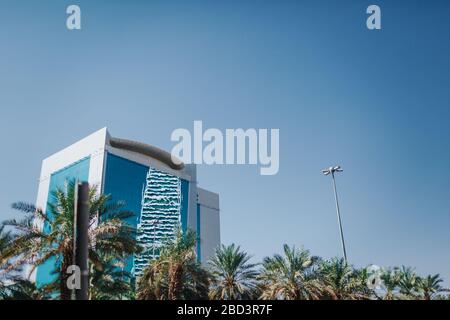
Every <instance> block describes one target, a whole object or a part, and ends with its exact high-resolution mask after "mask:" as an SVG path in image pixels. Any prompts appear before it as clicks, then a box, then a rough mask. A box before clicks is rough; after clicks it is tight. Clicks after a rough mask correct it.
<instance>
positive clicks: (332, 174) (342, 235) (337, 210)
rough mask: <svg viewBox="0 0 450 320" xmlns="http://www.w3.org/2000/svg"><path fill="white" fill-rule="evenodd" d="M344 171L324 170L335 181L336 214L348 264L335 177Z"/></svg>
mask: <svg viewBox="0 0 450 320" xmlns="http://www.w3.org/2000/svg"><path fill="white" fill-rule="evenodd" d="M342 171H344V170H342V169H341V167H340V166H336V167H330V168H328V169H325V170H322V172H323V174H324V175H326V176H327V175H329V174H331V177H332V180H333V191H334V200H335V202H336V212H337V218H338V224H339V234H340V236H341V245H342V253H343V255H344V260H345V262H346V263H348V260H347V251H346V250H345V241H344V231H343V229H342V221H341V211H340V209H339V200H338V195H337V189H336V179H335V177H334V174H335V172H342Z"/></svg>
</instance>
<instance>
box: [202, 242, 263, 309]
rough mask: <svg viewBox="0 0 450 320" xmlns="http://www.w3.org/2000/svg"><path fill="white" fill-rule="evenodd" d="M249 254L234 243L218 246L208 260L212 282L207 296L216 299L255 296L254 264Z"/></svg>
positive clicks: (255, 271) (236, 298)
mask: <svg viewBox="0 0 450 320" xmlns="http://www.w3.org/2000/svg"><path fill="white" fill-rule="evenodd" d="M250 258H251V256H249V255H248V254H247V253H246V252H244V251H242V250H241V248H240V247H239V246H235V245H234V244H232V245H229V246H225V245H222V246H221V247H219V248H218V249H217V250H216V252H215V255H214V256H213V257H212V258H211V260H210V261H209V267H210V272H211V274H212V282H211V287H210V291H209V297H210V298H211V299H217V300H242V299H251V298H253V297H255V294H256V291H257V281H256V277H257V275H258V272H257V270H256V269H255V267H256V264H252V263H249V260H250Z"/></svg>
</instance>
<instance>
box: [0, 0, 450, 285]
mask: <svg viewBox="0 0 450 320" xmlns="http://www.w3.org/2000/svg"><path fill="white" fill-rule="evenodd" d="M74 3H76V4H79V5H80V6H81V9H82V28H83V29H82V30H81V31H72V32H71V31H68V30H67V29H66V27H65V19H66V13H65V9H66V7H67V6H68V5H69V4H74ZM373 3H376V4H378V5H380V7H381V10H382V30H381V31H369V30H367V28H366V26H365V20H366V16H367V15H366V14H365V9H366V8H367V6H368V5H370V4H373ZM449 21H450V3H449V2H448V1H433V2H432V3H431V2H427V1H363V0H360V1H317V0H314V1H92V0H89V1H61V0H53V1H39V2H37V1H31V0H29V1H18V0H2V1H1V2H0V110H1V113H0V134H1V137H2V138H1V141H2V147H1V148H2V156H1V157H0V177H1V180H2V183H1V184H0V219H5V218H9V217H12V216H14V212H13V211H12V210H11V209H10V203H12V202H13V201H17V200H25V201H30V202H34V201H35V198H36V192H37V179H38V177H39V170H40V165H41V160H42V159H43V158H45V157H47V156H48V155H50V154H52V153H54V152H56V151H58V150H59V149H61V148H63V147H65V146H67V145H69V144H71V143H73V142H75V141H76V140H78V139H80V138H82V137H84V136H86V135H88V134H90V133H91V132H93V131H96V130H97V129H99V128H101V127H104V126H107V127H109V129H110V131H111V133H112V134H113V135H114V136H118V137H123V138H130V139H136V140H140V141H144V142H148V143H151V144H154V145H158V146H160V147H163V148H166V149H170V148H171V147H172V146H173V143H171V142H170V134H171V132H172V131H173V130H174V129H176V128H188V129H191V128H192V125H193V121H194V120H203V123H204V126H205V127H208V128H209V127H215V128H220V129H225V128H239V127H243V128H279V129H280V139H281V143H280V172H279V174H278V175H276V176H260V175H259V170H258V168H257V167H253V166H200V167H199V169H198V170H199V181H200V184H201V185H202V186H204V187H206V188H208V189H211V190H213V191H216V192H218V193H219V194H220V197H221V207H222V211H221V215H222V216H221V223H222V228H221V229H222V240H223V242H224V243H231V242H236V243H238V244H240V245H242V247H243V248H245V249H246V250H248V251H249V252H250V253H252V254H253V255H254V257H255V258H257V259H260V258H262V257H264V256H266V255H270V254H272V253H274V252H279V251H281V246H282V244H283V243H288V244H295V245H297V246H300V245H304V246H305V247H306V248H309V249H310V250H311V251H312V252H313V253H314V254H317V255H321V256H324V257H332V256H336V255H339V254H340V244H339V237H338V229H337V221H336V214H335V209H334V202H333V194H332V189H331V181H330V179H329V178H328V177H324V176H323V175H322V174H321V169H323V168H324V167H328V166H330V165H334V164H340V165H342V166H343V168H344V170H345V171H344V173H343V174H341V175H340V176H339V177H338V181H337V183H338V188H339V192H340V196H341V204H342V215H343V217H342V218H343V224H344V231H345V235H346V240H347V250H348V255H349V259H350V260H351V262H352V263H354V264H356V265H357V266H364V265H367V264H369V263H375V264H378V265H401V264H405V265H411V266H414V267H417V271H418V272H420V273H441V275H443V276H444V277H445V278H446V280H447V281H446V283H447V284H449V283H450V250H449V249H450V232H449V230H450V196H449V195H450V170H449V167H448V165H449V163H450V124H449V123H450V121H449V120H450V90H449V88H450V59H449V57H450V41H449V39H450V38H449V36H450V28H449V25H448V24H449Z"/></svg>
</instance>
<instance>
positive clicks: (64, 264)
mask: <svg viewBox="0 0 450 320" xmlns="http://www.w3.org/2000/svg"><path fill="white" fill-rule="evenodd" d="M75 187H76V184H75V182H74V181H70V182H69V183H68V184H67V190H66V191H63V190H61V189H58V190H56V191H55V192H53V193H52V195H51V197H52V198H51V201H50V202H49V203H48V205H47V207H48V209H47V212H43V211H42V210H41V209H38V208H35V207H34V206H33V205H30V204H26V203H22V202H19V203H15V204H13V205H12V207H13V208H14V209H17V210H19V211H21V212H23V213H24V214H25V218H24V219H23V220H19V221H18V220H15V219H13V220H9V221H6V222H4V225H7V226H11V227H13V228H14V229H15V231H16V237H15V238H14V240H13V241H12V242H11V245H10V247H9V248H8V249H7V250H6V252H5V258H13V257H14V263H13V264H12V265H11V266H9V267H8V268H7V271H8V270H12V269H13V268H15V267H18V266H21V265H25V264H28V265H31V266H32V268H31V270H30V274H31V272H33V271H34V270H35V268H36V267H38V266H39V265H41V264H42V263H44V262H46V261H48V260H49V259H55V260H56V264H55V270H54V271H55V272H56V273H57V274H58V277H57V279H56V280H55V281H57V282H58V283H59V289H57V290H56V291H57V292H56V293H57V294H58V295H59V297H60V299H62V300H67V299H69V298H70V290H69V289H68V287H67V285H66V283H67V279H68V276H69V275H68V274H67V273H66V270H67V268H68V267H69V266H70V265H72V264H73V263H74V261H73V243H74V235H73V230H74V203H75V198H74V196H75ZM89 204H90V212H89V219H90V225H89V261H90V262H91V263H93V264H94V265H95V266H96V267H97V268H101V267H102V261H101V258H100V256H101V255H106V254H108V255H113V256H116V257H123V256H127V255H130V254H133V253H135V252H137V251H138V250H139V246H138V245H137V244H136V241H135V239H134V233H135V230H134V229H133V228H132V227H131V226H129V225H128V224H127V223H126V222H125V221H124V219H126V218H128V217H130V216H131V215H132V213H131V212H128V211H125V210H123V207H124V203H123V202H111V196H110V195H99V194H98V192H97V188H96V187H91V188H90V189H89Z"/></svg>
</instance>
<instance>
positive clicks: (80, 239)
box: [75, 182, 89, 300]
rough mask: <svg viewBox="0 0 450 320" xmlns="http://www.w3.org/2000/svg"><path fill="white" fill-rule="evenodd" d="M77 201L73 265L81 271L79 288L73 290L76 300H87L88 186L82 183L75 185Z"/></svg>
mask: <svg viewBox="0 0 450 320" xmlns="http://www.w3.org/2000/svg"><path fill="white" fill-rule="evenodd" d="M77 188H78V190H77V191H78V192H77V194H78V197H77V198H78V199H77V203H76V215H75V221H76V232H75V265H77V266H78V267H79V268H80V271H81V275H80V276H81V288H80V289H79V290H75V297H76V300H88V297H89V296H88V286H89V270H88V245H89V241H88V229H89V184H88V183H87V182H83V183H80V184H78V185H77Z"/></svg>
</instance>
